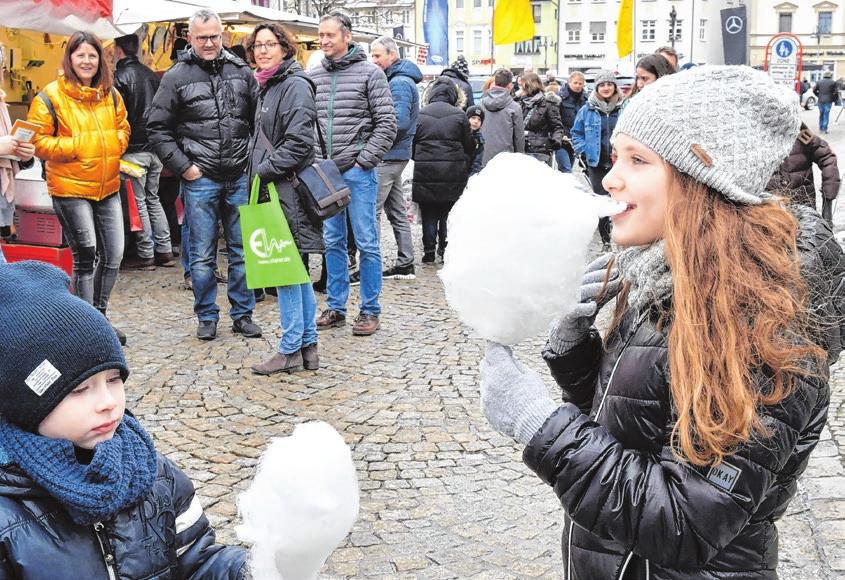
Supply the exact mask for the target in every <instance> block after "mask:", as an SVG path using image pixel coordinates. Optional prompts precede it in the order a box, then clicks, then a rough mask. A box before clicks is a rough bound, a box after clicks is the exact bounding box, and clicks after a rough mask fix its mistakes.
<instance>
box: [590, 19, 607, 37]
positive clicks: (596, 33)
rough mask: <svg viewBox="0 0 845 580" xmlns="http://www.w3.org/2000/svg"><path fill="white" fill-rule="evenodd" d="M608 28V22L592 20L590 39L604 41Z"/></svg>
mask: <svg viewBox="0 0 845 580" xmlns="http://www.w3.org/2000/svg"><path fill="white" fill-rule="evenodd" d="M606 30H607V22H590V40H591V41H592V42H604V33H605V31H606Z"/></svg>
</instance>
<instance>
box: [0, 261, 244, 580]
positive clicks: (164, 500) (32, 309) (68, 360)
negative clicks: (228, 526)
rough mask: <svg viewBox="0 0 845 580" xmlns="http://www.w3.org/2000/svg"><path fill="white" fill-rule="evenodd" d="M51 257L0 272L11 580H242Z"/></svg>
mask: <svg viewBox="0 0 845 580" xmlns="http://www.w3.org/2000/svg"><path fill="white" fill-rule="evenodd" d="M69 282H70V280H69V279H68V277H67V275H65V274H64V273H63V272H62V271H61V270H58V269H57V268H54V267H53V266H49V265H47V264H43V263H40V262H20V263H17V264H9V265H4V266H2V267H0V303H2V304H3V309H2V311H1V312H0V335H2V341H3V348H4V351H5V352H4V353H3V356H2V357H0V578H4V579H5V578H16V579H31V580H35V579H45V578H85V579H99V578H102V579H103V580H106V579H118V578H120V579H127V580H128V579H133V580H134V579H141V578H143V579H156V580H165V579H177V578H190V579H195V580H200V579H206V578H207V579H215V580H217V579H221V580H222V579H240V578H243V577H244V574H245V573H246V551H245V550H243V549H242V548H236V547H224V546H222V545H218V544H216V543H215V538H214V532H213V531H212V529H211V528H210V526H209V523H208V519H206V517H205V515H204V514H203V511H202V506H201V505H200V503H199V500H198V499H197V498H196V496H195V495H194V487H193V485H192V484H191V481H190V480H189V479H188V477H187V476H186V475H185V474H184V473H183V472H182V471H181V470H180V469H179V468H178V467H176V466H175V465H174V464H173V463H172V462H171V461H170V460H168V459H167V458H165V457H164V456H163V455H161V454H160V453H158V452H157V451H156V450H155V447H154V446H153V442H152V440H151V439H150V436H149V435H148V434H147V432H146V431H145V430H144V428H143V427H141V424H140V423H139V422H138V421H137V420H136V419H135V417H133V416H132V415H131V414H130V413H128V412H126V408H125V404H126V399H125V392H124V388H123V383H124V381H125V380H126V377H127V376H128V375H129V368H128V367H127V365H126V360H125V359H124V357H123V352H122V350H121V348H120V344H119V343H118V339H117V336H116V335H115V333H114V331H113V330H112V328H111V326H110V325H109V322H108V321H107V320H106V318H105V317H104V316H103V315H102V314H100V313H99V312H98V311H97V310H96V309H95V308H94V307H93V306H91V305H89V304H87V303H86V302H84V301H83V300H81V299H79V298H77V297H75V296H72V295H71V294H70V293H69V292H68V284H69Z"/></svg>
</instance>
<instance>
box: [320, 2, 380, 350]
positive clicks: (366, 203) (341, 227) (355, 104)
mask: <svg viewBox="0 0 845 580" xmlns="http://www.w3.org/2000/svg"><path fill="white" fill-rule="evenodd" d="M318 35H319V38H320V48H321V49H323V54H324V55H325V58H324V59H323V60H322V62H321V63H320V65H319V66H317V67H315V68H314V69H311V70H310V71H309V73H308V74H309V76H310V77H311V79H312V80H313V81H314V84H315V85H316V86H317V115H318V118H317V121H318V123H319V124H320V129H321V130H322V132H323V135H325V141H326V149H327V151H326V155H327V157H328V158H330V159H334V161H335V163H336V164H337V166H338V168H340V170H341V171H342V172H343V178H344V180H345V181H346V184H347V185H348V186H349V189H350V190H351V191H352V201H351V202H350V204H349V207H347V208H346V209H344V210H343V211H342V212H340V213H339V214H337V215H336V216H334V217H332V218H329V219H327V220H326V221H325V223H324V226H323V238H324V241H325V245H326V270H327V273H328V284H327V290H328V308H327V309H326V310H324V311H323V313H322V314H321V315H320V317H319V319H318V320H317V328H319V329H327V328H332V327H336V326H343V325H344V324H346V301H347V300H348V298H349V270H348V269H347V267H346V214H347V212H349V218H350V222H351V224H352V231H353V232H354V234H355V244H356V245H357V246H358V251H359V252H360V253H361V259H360V264H361V265H360V269H359V272H360V280H361V307H360V313H359V315H358V317H357V318H356V319H355V324H354V326H353V327H352V334H354V335H357V336H368V335H371V334H373V333H374V332H376V330H378V327H379V315H380V314H381V306H380V304H379V294H380V293H381V282H382V272H381V248H380V246H379V229H378V221H377V219H376V201H377V199H376V198H377V189H378V188H377V178H376V169H375V168H376V166H377V165H378V164H379V163H381V160H382V159H383V158H384V155H385V153H387V151H388V150H389V149H390V148H391V147H392V146H393V141H394V139H395V138H396V111H395V110H394V108H393V98H392V97H391V96H390V88H389V87H388V85H387V77H386V76H385V75H384V72H383V71H382V70H381V69H380V68H379V67H377V66H376V65H374V64H373V63H371V62H368V61H367V55H366V54H365V53H364V51H363V50H362V49H361V47H360V46H358V45H357V44H354V43H352V24H351V23H350V21H349V18H348V17H347V16H345V15H343V14H340V13H337V12H335V13H332V14H328V15H326V16H323V17H322V18H321V19H320V27H319V29H318ZM318 154H319V155H321V156H322V153H321V152H320V153H318Z"/></svg>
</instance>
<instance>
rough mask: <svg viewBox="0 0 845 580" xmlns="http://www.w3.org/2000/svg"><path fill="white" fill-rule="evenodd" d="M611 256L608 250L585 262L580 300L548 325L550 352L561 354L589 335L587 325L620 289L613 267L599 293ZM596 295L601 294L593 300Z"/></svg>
mask: <svg viewBox="0 0 845 580" xmlns="http://www.w3.org/2000/svg"><path fill="white" fill-rule="evenodd" d="M612 259H613V254H611V253H608V254H604V255H603V256H599V257H598V258H596V259H595V260H593V261H592V262H590V263H589V264H587V268H586V270H585V271H584V278H583V280H582V281H581V297H580V302H579V303H578V304H576V305H575V308H573V309H572V311H571V312H568V313H567V314H565V315H563V316H561V317H560V318H558V320H557V321H556V322H555V323H554V324H553V325H552V329H551V332H550V333H549V347H550V348H551V349H552V351H553V352H555V353H557V354H562V353H564V352H566V351H568V350H570V349H571V348H573V347H575V346H578V345H579V344H581V343H582V342H584V340H586V339H587V337H588V336H589V334H590V328H591V327H592V326H593V322H595V320H596V315H597V314H598V313H599V310H601V309H602V307H603V306H604V305H605V304H607V303H608V302H610V301H611V300H612V299H613V297H614V296H616V295H617V294H618V293H619V290H621V289H622V278H621V276H620V275H619V270H618V269H617V268H616V267H615V266H614V267H613V268H612V270H611V272H610V278H609V279H608V282H607V288H605V290H604V294H602V288H604V278H605V275H606V271H607V266H608V264H610V261H611V260H612ZM599 294H602V295H601V299H600V300H599V301H598V302H597V301H596V300H597V299H598V298H599Z"/></svg>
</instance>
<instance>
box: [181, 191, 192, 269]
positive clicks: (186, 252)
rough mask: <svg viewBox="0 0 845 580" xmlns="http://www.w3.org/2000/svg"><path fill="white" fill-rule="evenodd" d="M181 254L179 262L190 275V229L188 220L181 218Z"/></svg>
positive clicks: (183, 200) (183, 202)
mask: <svg viewBox="0 0 845 580" xmlns="http://www.w3.org/2000/svg"><path fill="white" fill-rule="evenodd" d="M184 204H185V198H184V195H183V197H182V205H184ZM181 228H182V254H181V255H180V256H179V260H180V261H181V262H182V269H183V270H184V271H185V274H190V273H191V243H190V242H191V228H190V227H189V226H188V218H186V217H184V216H183V217H182V226H181Z"/></svg>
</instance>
